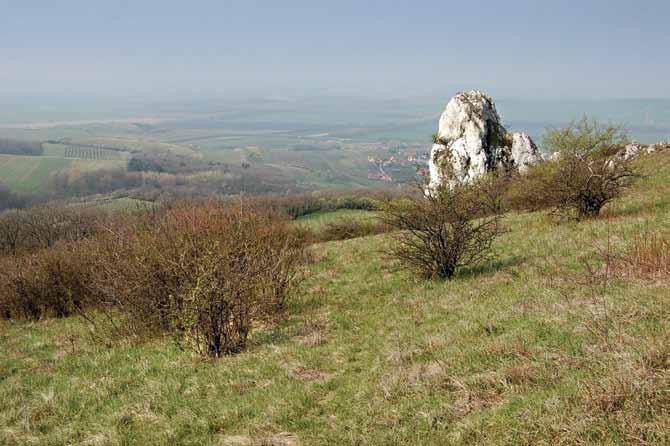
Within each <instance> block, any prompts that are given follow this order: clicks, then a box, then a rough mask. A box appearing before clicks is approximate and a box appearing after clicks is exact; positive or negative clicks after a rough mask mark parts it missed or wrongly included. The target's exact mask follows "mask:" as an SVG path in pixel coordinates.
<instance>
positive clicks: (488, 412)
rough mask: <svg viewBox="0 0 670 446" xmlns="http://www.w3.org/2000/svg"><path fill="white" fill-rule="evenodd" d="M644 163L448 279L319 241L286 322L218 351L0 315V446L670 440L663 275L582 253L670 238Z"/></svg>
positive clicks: (668, 176) (523, 225) (515, 228)
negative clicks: (601, 204) (96, 338)
mask: <svg viewBox="0 0 670 446" xmlns="http://www.w3.org/2000/svg"><path fill="white" fill-rule="evenodd" d="M644 169H645V173H646V174H647V175H648V176H647V177H646V178H644V179H643V180H642V181H640V182H639V183H638V184H637V186H636V187H635V189H634V190H633V191H632V192H631V194H629V196H627V197H626V198H625V199H624V200H622V201H620V202H618V203H615V204H614V205H613V206H611V207H609V208H608V209H606V212H605V215H604V216H603V217H602V218H600V219H598V220H595V221H590V222H584V223H579V224H575V223H568V224H561V225H558V224H556V223H555V222H553V221H551V220H549V219H548V218H547V217H546V216H545V215H544V214H542V213H535V214H521V215H517V214H515V215H509V216H508V218H507V220H506V222H507V226H508V227H509V230H510V231H509V232H508V233H507V234H506V235H505V236H503V237H502V238H501V239H499V240H498V241H497V243H496V246H495V248H496V250H497V252H498V258H497V260H496V261H495V262H494V263H492V264H489V265H487V266H485V267H482V268H479V269H476V270H467V271H463V272H461V273H460V274H459V275H458V276H457V277H456V278H455V279H454V280H453V281H451V282H442V281H424V280H420V279H418V278H417V277H415V276H413V275H411V274H409V273H407V272H404V271H400V270H398V269H397V266H396V265H394V264H393V263H392V262H389V261H388V260H386V259H385V257H384V256H383V254H382V253H381V250H382V249H383V248H384V247H385V245H386V244H387V243H389V239H388V236H376V237H369V238H361V239H354V240H349V241H345V242H331V243H325V244H321V245H316V246H314V247H313V256H314V262H313V263H312V264H311V265H310V267H309V269H308V271H307V278H306V281H305V282H304V284H303V287H302V291H301V293H299V295H298V296H296V298H295V300H294V302H293V304H292V307H291V309H290V310H291V311H290V317H289V320H288V321H287V322H286V323H284V324H283V325H282V326H280V327H279V328H276V329H272V330H265V331H263V330H260V331H258V332H257V333H256V334H255V335H254V336H253V339H252V345H251V347H250V348H249V349H248V350H247V351H246V352H244V353H241V354H239V355H236V356H233V357H228V358H224V359H221V360H216V361H207V360H202V359H201V358H198V357H195V356H193V355H192V354H191V353H189V352H184V351H181V350H179V349H177V348H176V347H175V345H174V344H173V343H171V342H170V341H165V342H156V343H153V344H150V345H143V346H115V347H109V348H108V347H104V346H102V345H101V344H98V343H95V342H93V341H92V340H91V339H90V336H89V335H88V331H87V328H86V325H85V324H84V323H83V322H82V321H80V320H78V319H76V318H71V319H67V320H49V321H43V322H39V323H17V322H6V321H4V322H0V324H1V325H0V351H2V352H3V355H1V356H0V408H1V409H0V443H4V444H31V443H35V444H37V443H40V444H98V445H104V444H165V445H172V444H180V445H181V444H194V445H195V444H198V445H201V444H211V445H226V444H228V445H239V444H265V445H268V444H273V445H280V444H281V445H294V444H303V445H313V444H319V445H321V444H323V445H333V444H337V445H363V444H364V445H395V444H417V445H419V444H421V445H424V444H434V445H445V444H472V445H474V444H487V445H502V444H508V445H518V444H528V445H531V444H532V445H548V444H552V445H554V444H612V445H614V444H670V437H669V436H670V291H668V286H667V285H668V284H667V282H664V281H648V280H642V279H638V278H634V277H628V278H626V277H620V278H617V279H615V280H614V281H612V282H611V283H610V284H609V285H608V286H606V287H605V286H600V285H598V284H594V282H593V281H591V280H589V278H592V276H590V275H588V274H586V269H585V264H584V261H588V260H590V261H592V262H594V263H593V264H596V263H595V262H597V256H596V255H595V251H596V247H597V246H600V245H602V243H603V242H604V241H605V240H606V239H607V234H610V237H611V239H612V240H614V241H615V242H620V241H622V240H626V239H629V238H630V236H631V234H634V233H637V232H639V230H640V229H641V228H646V229H654V230H660V231H663V232H665V233H666V234H667V233H668V231H670V154H668V153H664V154H658V155H654V156H651V157H649V158H648V159H646V160H645V161H644ZM326 218H327V217H324V216H317V217H314V218H313V220H314V221H313V223H315V224H316V223H317V222H318V221H319V220H320V219H326ZM333 218H336V217H333Z"/></svg>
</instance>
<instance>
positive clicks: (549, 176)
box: [527, 118, 639, 220]
mask: <svg viewBox="0 0 670 446" xmlns="http://www.w3.org/2000/svg"><path fill="white" fill-rule="evenodd" d="M626 141H627V137H626V134H625V133H624V132H623V131H622V130H621V129H620V128H619V127H615V126H611V125H601V124H599V123H598V122H597V121H589V120H588V119H587V118H583V119H582V120H580V121H577V122H573V123H572V124H571V125H570V126H568V127H566V128H563V129H554V130H550V131H548V132H547V134H546V136H545V146H546V147H547V148H549V149H550V150H555V151H557V152H558V157H557V159H556V160H555V161H553V162H550V163H548V164H547V165H545V166H544V167H542V168H537V169H536V170H535V173H540V174H543V175H544V182H543V183H541V184H538V185H537V186H538V187H537V188H536V189H534V190H531V189H530V186H532V184H531V185H528V186H529V187H527V190H529V193H530V194H536V197H537V199H538V201H540V202H542V203H544V204H546V205H549V206H551V207H553V208H554V210H555V211H556V212H557V213H559V214H561V215H563V216H569V217H573V218H575V219H577V220H581V219H584V218H591V217H595V216H597V215H598V214H599V213H600V210H601V209H602V207H603V206H604V205H605V204H607V203H608V202H610V201H612V200H613V199H615V198H618V197H620V196H621V195H622V194H623V192H624V190H625V189H626V188H628V187H630V186H631V184H632V182H633V180H634V179H635V178H637V177H638V176H639V175H638V173H637V172H636V169H635V168H634V166H633V164H632V163H631V161H630V160H627V159H625V158H624V157H623V155H622V154H621V149H622V146H623V144H624V143H625V142H626ZM531 178H533V177H531ZM540 179H542V177H541V176H540Z"/></svg>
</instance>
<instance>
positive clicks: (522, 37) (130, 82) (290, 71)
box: [0, 0, 670, 98]
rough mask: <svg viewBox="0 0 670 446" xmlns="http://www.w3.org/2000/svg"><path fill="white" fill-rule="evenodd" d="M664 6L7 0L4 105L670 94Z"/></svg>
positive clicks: (2, 10)
mask: <svg viewBox="0 0 670 446" xmlns="http://www.w3.org/2000/svg"><path fill="white" fill-rule="evenodd" d="M668 17H670V1H667V0H648V1H644V0H640V1H638V2H633V1H630V0H627V1H621V0H607V1H601V0H591V1H589V0H582V1H578V0H575V1H561V0H554V1H552V2H546V1H525V0H524V1H516V0H506V1H499V0H498V1H477V0H468V1H464V0H459V1H449V0H441V1H434V0H424V1H422V0H414V1H399V0H388V1H372V0H371V1H365V0H357V1H351V0H332V1H318V0H276V1H270V0H267V1H260V0H257V1H255V0H239V1H237V0H218V1H199V0H190V1H171V0H158V1H154V0H146V1H143V0H133V1H119V0H117V1H115V0H85V1H84V0H76V1H75V0H59V1H53V0H45V1H33V0H16V1H13V0H0V98H3V97H5V98H8V97H39V96H42V95H44V96H49V95H51V96H59V95H60V96H68V97H120V98H122V97H128V98H131V97H151V98H171V97H174V98H182V97H201V96H207V95H229V96H235V95H237V96H244V95H249V96H267V97H278V98H281V97H286V96H292V95H319V94H324V95H355V96H362V97H390V98H403V97H413V96H424V95H425V96H428V95H432V94H436V93H439V92H442V91H445V90H449V91H453V90H459V89H470V88H478V89H482V90H485V91H486V92H488V93H489V94H493V95H496V96H503V97H519V98H535V97H538V98H563V97H570V98H670V81H668V79H669V77H668V73H670V57H669V56H670V27H668V25H667V21H668Z"/></svg>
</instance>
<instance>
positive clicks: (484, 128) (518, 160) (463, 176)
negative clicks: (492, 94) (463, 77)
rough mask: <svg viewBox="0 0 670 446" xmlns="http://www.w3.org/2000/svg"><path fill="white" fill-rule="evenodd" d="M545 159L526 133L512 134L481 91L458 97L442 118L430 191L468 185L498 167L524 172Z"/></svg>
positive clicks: (432, 160)
mask: <svg viewBox="0 0 670 446" xmlns="http://www.w3.org/2000/svg"><path fill="white" fill-rule="evenodd" d="M541 159H542V157H541V156H540V153H539V151H538V150H537V146H536V145H535V143H534V142H533V141H532V140H531V139H530V137H529V136H528V135H526V134H525V133H514V134H511V133H509V132H508V131H507V130H506V129H505V127H503V125H502V124H501V123H500V117H499V116H498V112H497V111H496V107H495V104H494V103H493V101H492V100H491V98H489V97H488V96H486V95H484V94H483V93H481V92H480V91H469V92H464V93H458V94H457V95H456V96H454V97H453V98H452V99H451V100H450V101H449V103H448V104H447V107H446V109H445V110H444V112H443V113H442V116H441V117H440V123H439V131H438V133H437V137H436V140H435V144H433V148H432V150H431V153H430V161H429V170H430V187H431V188H435V187H437V186H439V185H441V184H445V183H446V184H449V185H455V184H458V183H467V182H470V181H472V180H473V179H474V178H477V177H479V176H481V175H484V174H485V173H486V172H488V171H491V170H495V169H497V168H499V167H502V168H504V169H508V170H511V169H518V170H520V171H522V172H523V171H525V170H526V169H527V168H528V166H529V165H530V164H533V163H535V162H538V161H540V160H541Z"/></svg>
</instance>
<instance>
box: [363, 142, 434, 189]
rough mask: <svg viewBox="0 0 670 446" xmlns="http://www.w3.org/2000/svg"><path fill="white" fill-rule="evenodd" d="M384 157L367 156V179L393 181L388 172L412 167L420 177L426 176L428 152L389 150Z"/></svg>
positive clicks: (417, 149) (419, 149) (403, 149)
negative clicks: (387, 154)
mask: <svg viewBox="0 0 670 446" xmlns="http://www.w3.org/2000/svg"><path fill="white" fill-rule="evenodd" d="M390 152H395V153H393V154H391V155H390V156H389V157H388V158H386V157H375V156H368V163H369V168H368V179H369V180H378V181H387V182H391V181H393V178H392V176H391V174H390V171H391V170H393V169H397V168H409V167H413V168H414V169H415V170H416V173H417V174H418V175H420V176H426V175H428V159H429V152H428V150H427V149H425V148H417V147H413V148H402V149H397V150H396V149H391V150H390Z"/></svg>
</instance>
